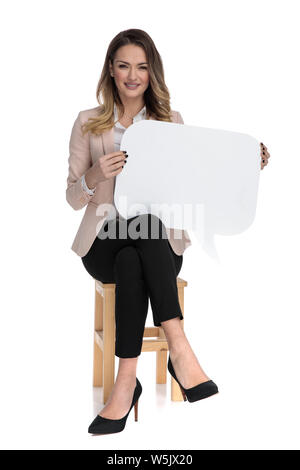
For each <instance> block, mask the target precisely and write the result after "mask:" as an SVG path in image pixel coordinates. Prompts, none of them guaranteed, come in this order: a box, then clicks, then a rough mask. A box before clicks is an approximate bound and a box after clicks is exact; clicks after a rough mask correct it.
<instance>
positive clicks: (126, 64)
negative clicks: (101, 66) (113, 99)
mask: <svg viewBox="0 0 300 470" xmlns="http://www.w3.org/2000/svg"><path fill="white" fill-rule="evenodd" d="M110 73H111V74H113V76H114V80H115V83H116V86H117V88H118V91H119V95H120V98H121V99H122V98H123V100H124V101H125V102H126V101H127V100H128V99H131V98H134V99H136V98H139V97H142V96H143V94H144V92H145V91H146V90H147V88H148V85H149V70H148V64H147V58H146V54H145V51H144V49H143V48H141V47H139V46H136V45H133V44H128V45H127V46H122V47H120V48H119V49H118V50H117V52H116V54H115V58H114V63H113V67H112V66H111V64H110ZM130 83H132V84H138V86H137V87H135V88H128V87H127V86H126V84H130Z"/></svg>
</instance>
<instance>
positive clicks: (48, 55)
mask: <svg viewBox="0 0 300 470" xmlns="http://www.w3.org/2000/svg"><path fill="white" fill-rule="evenodd" d="M298 3H299V2H297V1H291V0H285V1H276V0H270V1H268V0H259V1H254V0H251V1H239V0H236V1H233V0H226V1H215V0H210V1H209V2H208V1H199V0H197V1H189V0H186V1H185V2H182V1H174V0H172V1H167V0H165V1H163V2H162V1H152V2H151V3H149V2H143V1H134V0H132V1H130V2H124V1H122V2H121V1H116V0H115V1H114V2H100V1H92V0H86V1H85V2H82V1H76V0H72V1H71V0H70V1H66V0H64V1H61V0H60V1H53V0H52V1H51V2H50V1H48V2H46V1H43V2H38V1H26V2H21V1H11V2H5V3H2V4H1V11H0V17H1V28H0V31H1V33H0V34H1V45H2V58H1V65H2V67H1V68H2V73H1V82H2V83H1V130H2V138H1V144H2V145H1V154H2V155H1V169H2V175H1V192H2V197H1V202H2V204H1V208H2V217H1V218H2V231H1V248H2V250H1V251H2V256H1V270H2V288H1V338H0V339H1V342H0V344H1V351H0V357H1V373H0V379H1V387H0V390H1V401H0V406H1V409H0V412H1V419H0V426H1V436H0V438H1V441H0V442H1V444H0V445H1V448H3V449H116V448H118V449H292V448H294V449H295V448H297V449H299V433H298V431H299V427H298V423H299V418H300V413H299V392H300V390H299V385H300V383H299V326H300V321H299V293H298V292H297V289H298V287H299V266H300V263H299V262H300V259H299V246H298V244H299V235H300V233H299V181H300V179H299V178H300V176H299V169H300V165H299V105H300V100H299V83H300V76H299V75H300V74H299V60H298V57H299V49H298V44H299V40H300V37H299V36H300V33H299V13H298V10H297V8H298V6H299V5H298ZM128 28H139V29H143V30H145V31H146V32H147V33H148V34H150V36H151V37H152V39H153V40H154V42H155V44H156V46H157V48H158V51H159V53H160V54H161V57H162V60H163V64H164V70H165V79H166V83H167V86H168V88H169V91H170V93H171V107H172V109H175V110H178V111H180V113H181V114H182V117H183V119H184V122H185V123H186V124H189V125H196V126H203V127H211V128H217V129H227V130H231V131H236V132H244V133H247V134H250V135H252V136H253V137H255V138H257V139H258V140H260V141H262V142H264V144H265V145H266V146H267V148H268V150H269V152H270V154H271V158H270V163H269V165H268V166H267V167H266V168H264V170H262V172H261V177H260V187H259V194H258V206H257V214H256V218H255V221H254V223H253V224H252V226H251V227H250V228H249V229H248V230H247V231H246V232H244V233H242V234H240V235H237V236H231V237H221V236H219V237H216V245H217V249H218V252H219V254H220V258H221V265H218V264H217V263H215V262H214V261H212V260H211V259H210V258H209V257H208V256H207V255H206V254H205V253H204V252H203V251H202V250H201V248H200V246H199V245H198V243H197V241H194V243H193V246H192V247H190V248H188V249H187V251H186V252H185V254H184V262H183V267H182V270H181V272H180V277H182V278H184V279H186V280H187V281H188V287H187V288H186V291H185V292H186V295H185V331H186V334H187V337H188V338H189V340H190V343H191V345H192V347H193V349H194V351H195V353H196V355H197V357H198V359H199V361H200V363H201V365H202V367H203V368H204V371H205V372H206V373H207V374H208V376H210V377H211V378H212V379H213V380H214V381H215V382H216V383H217V385H218V386H219V390H220V393H219V394H218V395H216V396H214V397H211V398H209V399H206V400H201V401H199V402H195V403H189V402H185V403H184V402H171V400H170V375H169V374H168V381H167V385H156V384H155V355H154V354H153V353H148V354H146V353H144V354H142V355H141V357H140V359H139V363H138V370H137V376H138V378H139V379H140V381H141V383H142V385H143V394H142V396H141V399H140V402H139V421H138V422H137V423H136V422H135V421H134V417H133V411H132V412H131V414H130V415H129V418H128V421H127V425H126V428H125V430H124V431H123V432H121V433H119V434H115V435H106V436H91V435H89V434H88V433H87V428H88V425H89V424H90V422H91V421H92V420H93V419H94V417H95V415H96V413H98V411H99V410H100V409H101V408H102V406H103V404H102V403H101V390H100V391H99V390H95V391H94V392H93V389H92V351H93V332H92V330H93V307H94V297H93V296H94V282H93V279H92V278H91V277H90V276H89V274H88V273H87V272H86V271H85V270H84V267H83V265H82V262H81V260H80V258H79V257H78V256H77V255H76V254H75V253H74V252H73V251H72V250H71V248H70V247H71V244H72V241H73V239H74V237H75V234H76V231H77V228H78V226H79V224H80V221H81V218H82V216H83V212H84V210H82V211H78V212H76V211H74V210H72V208H71V207H70V206H69V205H68V203H67V202H66V199H65V189H66V178H67V170H68V166H67V159H68V145H69V138H70V133H71V129H72V126H73V123H74V120H75V118H76V117H77V114H78V112H79V111H80V110H84V109H88V108H92V107H94V106H97V105H98V103H97V101H96V97H95V94H96V85H97V82H98V79H99V77H100V73H101V70H102V66H103V62H104V58H105V54H106V50H107V47H108V45H109V42H110V41H111V40H112V38H113V37H114V36H115V35H116V34H118V33H119V32H120V31H122V30H125V29H128ZM187 157H188V156H187ZM190 235H191V237H192V239H193V234H192V233H191V234H190ZM150 324H152V316H151V311H150V310H149V314H148V318H147V326H148V325H150ZM117 367H118V359H117V358H116V370H117Z"/></svg>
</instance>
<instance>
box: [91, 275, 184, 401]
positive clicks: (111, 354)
mask: <svg viewBox="0 0 300 470" xmlns="http://www.w3.org/2000/svg"><path fill="white" fill-rule="evenodd" d="M115 286H116V285H115V284H107V283H103V282H101V281H97V280H95V323H94V372H93V386H94V387H103V403H104V404H105V403H106V401H107V399H108V397H109V395H110V393H111V390H112V387H113V385H114V381H115ZM186 286H187V281H185V280H183V279H181V278H179V277H177V289H178V298H179V304H180V307H181V311H182V314H183V316H184V287H186ZM181 326H182V328H184V320H181ZM168 349H169V348H168V343H167V340H166V337H165V334H164V331H163V328H162V327H161V326H151V327H145V330H144V336H143V344H142V352H150V351H155V352H156V383H157V384H165V383H166V376H167V351H168ZM171 400H172V401H182V400H183V398H182V394H181V391H180V388H179V385H178V383H177V382H176V380H175V379H173V377H171Z"/></svg>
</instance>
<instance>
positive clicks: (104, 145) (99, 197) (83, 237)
mask: <svg viewBox="0 0 300 470" xmlns="http://www.w3.org/2000/svg"><path fill="white" fill-rule="evenodd" d="M99 108H100V106H97V107H95V108H92V109H87V110H84V111H80V112H79V114H78V116H77V118H76V120H75V122H74V125H73V128H72V132H71V138H70V144H69V151H70V153H69V159H68V163H69V174H68V178H67V189H66V199H67V201H68V203H69V204H70V206H71V207H73V209H75V210H79V209H82V208H83V207H86V209H85V212H84V215H83V218H82V220H81V223H80V226H79V228H78V231H77V234H76V236H75V239H74V241H73V244H72V246H71V249H72V250H73V251H74V252H75V253H76V254H77V255H79V256H81V257H83V256H84V255H86V254H87V252H88V251H89V249H90V247H91V246H92V244H93V242H94V240H95V238H96V236H97V233H98V232H99V230H100V229H101V227H102V225H103V224H104V222H105V220H106V218H107V213H105V215H97V214H96V210H97V207H98V205H100V204H104V203H107V204H112V205H113V206H114V207H116V206H115V204H114V189H115V180H116V176H114V177H113V178H110V179H109V180H107V181H102V182H100V183H98V184H97V186H96V191H95V192H94V194H93V195H89V194H88V193H87V192H86V191H84V190H83V188H82V186H81V176H82V175H83V174H85V173H86V171H87V170H88V169H89V168H90V167H91V166H92V165H93V164H94V163H95V161H96V160H97V159H98V158H99V157H101V156H103V155H107V154H109V153H112V152H114V151H115V145H114V128H112V129H111V130H109V131H106V132H104V133H102V134H101V135H99V136H96V135H93V134H92V133H91V132H87V133H86V134H85V135H84V136H83V135H82V131H81V124H83V123H84V122H85V121H87V120H88V118H89V117H92V116H96V114H97V111H98V110H99ZM150 119H153V118H150ZM172 121H173V122H177V123H181V124H183V120H182V117H181V115H180V113H178V112H177V111H172ZM98 212H99V211H98ZM166 230H167V236H168V240H169V243H170V245H171V247H172V249H173V251H174V252H175V253H176V254H177V255H182V253H183V252H184V251H185V249H186V248H187V247H188V246H190V245H191V244H192V242H191V240H190V238H189V235H188V233H187V231H186V230H178V229H177V230H175V229H172V228H167V227H166ZM175 233H176V238H175ZM179 236H180V238H178V237H179Z"/></svg>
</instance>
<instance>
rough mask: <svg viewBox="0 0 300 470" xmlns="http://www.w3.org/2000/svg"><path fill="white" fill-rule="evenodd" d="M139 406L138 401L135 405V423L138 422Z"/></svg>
mask: <svg viewBox="0 0 300 470" xmlns="http://www.w3.org/2000/svg"><path fill="white" fill-rule="evenodd" d="M138 406H139V400H137V401H136V403H135V404H134V421H137V420H138Z"/></svg>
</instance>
